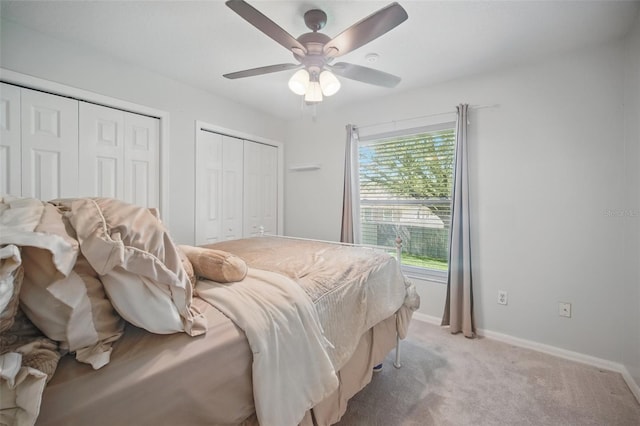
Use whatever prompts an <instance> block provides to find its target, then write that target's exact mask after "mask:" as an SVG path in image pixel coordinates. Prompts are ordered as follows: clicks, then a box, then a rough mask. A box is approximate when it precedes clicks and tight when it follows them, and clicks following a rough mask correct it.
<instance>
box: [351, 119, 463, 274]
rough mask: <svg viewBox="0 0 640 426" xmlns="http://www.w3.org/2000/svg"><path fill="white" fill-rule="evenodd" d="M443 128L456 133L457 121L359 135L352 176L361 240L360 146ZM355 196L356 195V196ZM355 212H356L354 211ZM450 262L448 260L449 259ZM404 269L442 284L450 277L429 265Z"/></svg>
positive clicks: (403, 269)
mask: <svg viewBox="0 0 640 426" xmlns="http://www.w3.org/2000/svg"><path fill="white" fill-rule="evenodd" d="M442 130H453V131H454V133H455V131H456V122H455V121H452V120H446V121H442V122H438V123H434V124H430V125H425V126H420V127H412V128H407V129H400V130H393V131H387V132H381V133H371V134H367V135H366V136H359V137H358V141H357V147H356V150H355V152H354V154H355V164H354V166H355V170H354V171H355V173H353V174H352V178H353V179H355V180H356V181H355V182H353V184H354V186H355V187H357V188H358V190H357V191H356V192H355V194H354V195H356V196H357V200H354V201H357V203H354V204H355V206H354V207H355V210H356V211H357V214H354V220H357V225H356V226H354V228H355V229H357V230H358V232H359V234H360V235H359V236H358V237H357V238H359V239H360V241H361V240H362V217H361V214H360V210H361V208H362V206H361V204H360V202H361V196H360V190H359V187H360V164H359V160H358V158H359V154H360V147H361V146H367V145H374V144H376V143H380V142H383V141H385V140H389V139H392V138H396V137H402V136H411V135H417V134H420V133H430V132H437V131H442ZM453 164H454V167H455V147H454V161H453ZM454 176H455V170H454V171H453V172H452V181H453V178H454ZM354 198H355V197H354ZM451 198H453V187H452V194H451ZM451 202H453V200H451ZM354 213H355V212H354ZM450 232H451V227H450V226H449V233H448V238H450ZM447 262H448V260H447ZM401 266H402V271H403V272H404V274H405V275H406V276H407V277H409V278H416V279H420V280H425V281H430V282H435V283H441V284H446V283H447V278H448V271H442V270H439V269H431V268H427V267H421V266H414V265H405V264H402V263H401Z"/></svg>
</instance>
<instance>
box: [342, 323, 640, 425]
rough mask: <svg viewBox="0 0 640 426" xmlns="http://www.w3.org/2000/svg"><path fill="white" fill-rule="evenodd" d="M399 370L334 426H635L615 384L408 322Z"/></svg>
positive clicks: (535, 355) (600, 375) (384, 376)
mask: <svg viewBox="0 0 640 426" xmlns="http://www.w3.org/2000/svg"><path fill="white" fill-rule="evenodd" d="M401 353H402V364H403V367H402V368H401V369H399V370H398V369H395V368H394V367H393V364H392V362H393V357H394V354H395V351H392V352H391V354H390V355H389V357H387V359H386V360H385V363H384V369H383V371H382V372H380V373H377V374H375V375H374V377H373V380H372V381H371V383H369V385H367V387H365V388H364V389H363V390H362V391H361V392H360V393H358V394H357V395H356V396H355V397H353V398H352V400H351V401H350V402H349V407H348V409H347V412H346V413H345V415H344V416H343V418H342V420H341V421H340V423H338V424H337V425H338V426H428V425H447V426H448V425H451V426H464V425H477V426H488V425H501V426H502V425H505V426H515V425H536V426H537V425H545V426H546V425H549V426H560V425H567V426H588V425H597V426H614V425H620V426H638V425H640V404H638V401H637V400H636V399H635V397H634V396H633V394H632V393H631V391H630V390H629V388H628V387H627V384H626V383H625V381H624V379H623V378H622V376H621V375H620V374H618V373H614V372H611V371H606V370H600V369H598V368H596V367H591V366H587V365H584V364H580V363H576V362H572V361H567V360H564V359H561V358H556V357H553V356H550V355H546V354H542V353H539V352H536V351H532V350H529V349H523V348H519V347H515V346H511V345H508V344H505V343H501V342H497V341H494V340H490V339H486V338H477V339H466V338H464V337H463V336H462V335H455V336H454V335H451V334H450V333H449V332H448V331H447V329H445V328H441V327H438V326H436V325H431V324H427V323H424V322H421V321H416V320H414V321H412V323H411V328H410V331H409V336H408V338H407V340H405V341H404V342H403V345H402V350H401Z"/></svg>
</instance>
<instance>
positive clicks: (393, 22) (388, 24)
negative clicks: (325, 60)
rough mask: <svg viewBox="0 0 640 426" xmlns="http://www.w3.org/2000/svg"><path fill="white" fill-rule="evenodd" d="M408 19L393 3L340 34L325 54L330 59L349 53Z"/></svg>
mask: <svg viewBox="0 0 640 426" xmlns="http://www.w3.org/2000/svg"><path fill="white" fill-rule="evenodd" d="M408 17H409V15H407V11H406V10H404V9H403V7H402V6H400V5H399V4H398V3H391V4H390V5H388V6H386V7H384V8H382V9H380V10H378V11H377V12H375V13H372V14H371V15H369V16H367V17H366V18H364V19H363V20H361V21H359V22H357V23H355V24H353V25H352V26H350V27H349V28H347V29H346V30H344V31H343V32H341V33H340V34H338V35H337V36H336V37H334V38H333V39H332V40H331V41H329V42H328V43H327V44H326V45H325V46H324V53H325V55H327V56H328V57H338V56H341V55H344V54H345V53H349V52H351V51H352V50H355V49H357V48H358V47H361V46H364V45H365V44H367V43H369V42H370V41H372V40H374V39H376V38H378V37H380V36H381V35H382V34H384V33H386V32H387V31H390V30H392V29H393V28H395V27H397V26H398V25H400V24H401V23H403V22H404V21H405V20H406V19H407V18H408Z"/></svg>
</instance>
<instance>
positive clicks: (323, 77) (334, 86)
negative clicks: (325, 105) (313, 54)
mask: <svg viewBox="0 0 640 426" xmlns="http://www.w3.org/2000/svg"><path fill="white" fill-rule="evenodd" d="M320 87H321V89H322V93H323V94H324V95H325V96H331V95H334V94H336V93H337V92H338V90H340V80H338V78H337V77H336V76H335V75H333V73H332V72H331V71H326V70H325V71H322V72H321V73H320Z"/></svg>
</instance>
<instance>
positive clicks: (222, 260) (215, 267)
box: [179, 245, 247, 283]
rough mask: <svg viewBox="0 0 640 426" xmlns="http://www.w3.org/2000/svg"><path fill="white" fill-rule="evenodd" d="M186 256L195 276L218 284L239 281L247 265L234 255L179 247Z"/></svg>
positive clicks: (211, 250)
mask: <svg viewBox="0 0 640 426" xmlns="http://www.w3.org/2000/svg"><path fill="white" fill-rule="evenodd" d="M179 247H180V249H181V250H182V251H183V252H184V253H185V254H186V255H187V257H188V258H189V260H190V261H191V264H192V265H193V270H194V272H195V273H196V275H197V276H199V277H202V278H205V279H208V280H211V281H216V282H219V283H231V282H235V281H241V280H242V279H244V277H245V276H246V275H247V264H246V263H245V261H244V260H242V258H240V257H238V256H236V255H235V254H231V253H228V252H226V251H222V250H214V249H209V248H204V247H193V246H184V245H183V246H179Z"/></svg>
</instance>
